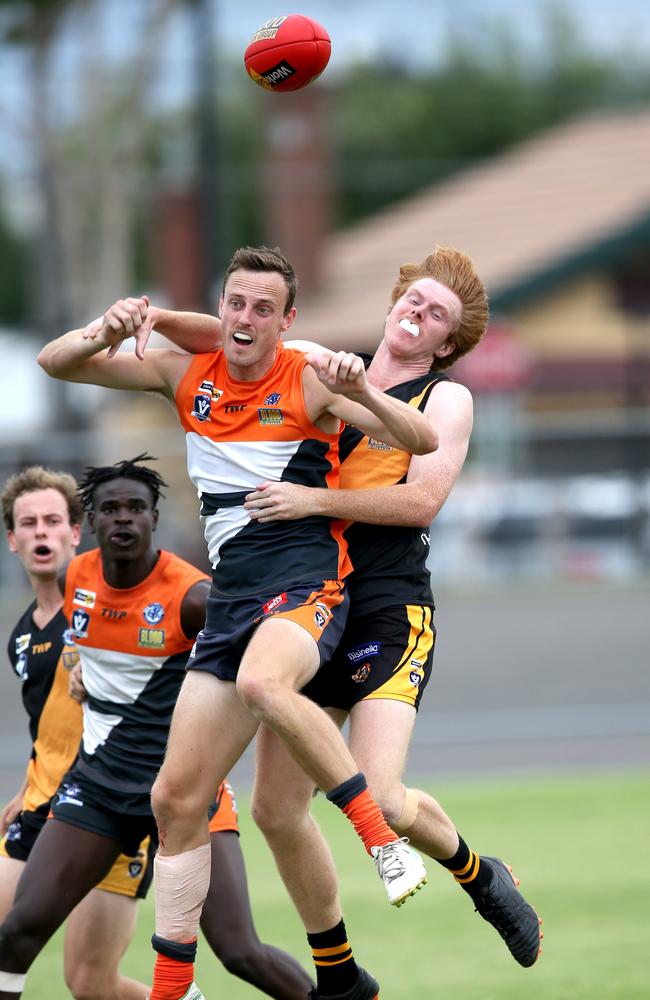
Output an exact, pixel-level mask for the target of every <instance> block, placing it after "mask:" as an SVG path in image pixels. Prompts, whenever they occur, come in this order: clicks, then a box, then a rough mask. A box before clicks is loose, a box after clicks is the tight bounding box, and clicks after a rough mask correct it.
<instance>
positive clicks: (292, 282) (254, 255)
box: [223, 247, 298, 316]
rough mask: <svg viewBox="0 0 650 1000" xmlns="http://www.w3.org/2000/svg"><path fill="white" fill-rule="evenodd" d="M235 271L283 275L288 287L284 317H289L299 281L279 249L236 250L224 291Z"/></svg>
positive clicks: (228, 269) (249, 248) (224, 282)
mask: <svg viewBox="0 0 650 1000" xmlns="http://www.w3.org/2000/svg"><path fill="white" fill-rule="evenodd" d="M234 271H277V273H278V274H281V275H282V277H283V278H284V280H285V283H286V286H287V302H286V305H285V307H284V315H285V316H286V315H287V313H288V312H289V310H290V309H291V307H292V306H293V303H294V302H295V299H296V291H297V290H298V279H297V277H296V272H295V271H294V269H293V267H292V265H291V264H290V263H289V261H288V260H287V258H286V257H285V256H284V254H283V253H282V252H281V250H280V248H279V247H239V249H238V250H235V252H234V254H233V255H232V260H231V261H230V264H229V265H228V267H227V269H226V273H225V275H224V278H223V288H224V290H225V288H226V282H227V280H228V278H229V277H230V275H231V274H232V273H233V272H234Z"/></svg>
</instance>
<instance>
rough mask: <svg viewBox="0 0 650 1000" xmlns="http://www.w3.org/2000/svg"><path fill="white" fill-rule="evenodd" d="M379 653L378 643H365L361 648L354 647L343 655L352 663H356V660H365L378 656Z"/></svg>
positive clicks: (379, 646)
mask: <svg viewBox="0 0 650 1000" xmlns="http://www.w3.org/2000/svg"><path fill="white" fill-rule="evenodd" d="M380 653H381V643H380V642H366V643H364V645H363V646H355V647H354V648H353V649H348V651H347V653H346V654H345V655H346V656H347V658H348V660H350V661H351V662H352V663H356V662H357V660H365V658H366V657H367V656H379V654H380Z"/></svg>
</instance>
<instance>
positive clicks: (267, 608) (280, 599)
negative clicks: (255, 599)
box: [262, 594, 287, 615]
mask: <svg viewBox="0 0 650 1000" xmlns="http://www.w3.org/2000/svg"><path fill="white" fill-rule="evenodd" d="M286 603H287V595H286V594H276V596H275V597H272V598H271V600H270V601H267V602H266V604H264V605H262V614H264V615H272V614H273V612H274V611H277V610H278V608H279V607H280V605H281V604H286Z"/></svg>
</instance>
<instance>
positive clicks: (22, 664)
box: [16, 653, 28, 681]
mask: <svg viewBox="0 0 650 1000" xmlns="http://www.w3.org/2000/svg"><path fill="white" fill-rule="evenodd" d="M16 673H17V674H18V677H19V678H20V680H21V681H26V680H27V677H28V674H27V653H21V654H20V656H19V657H18V659H17V660H16Z"/></svg>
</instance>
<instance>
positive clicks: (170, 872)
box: [154, 843, 210, 942]
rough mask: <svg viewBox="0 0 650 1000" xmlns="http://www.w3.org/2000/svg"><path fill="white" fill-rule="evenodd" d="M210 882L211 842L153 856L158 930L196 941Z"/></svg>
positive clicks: (173, 938)
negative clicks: (189, 848) (190, 849)
mask: <svg viewBox="0 0 650 1000" xmlns="http://www.w3.org/2000/svg"><path fill="white" fill-rule="evenodd" d="M209 886H210V844H209V843H208V844H201V846H200V847H195V848H194V850H193V851H184V852H183V853H182V854H172V855H169V856H164V855H161V854H157V855H156V857H155V859H154V896H155V901H156V934H158V936H159V937H163V938H166V939H167V940H168V941H181V942H184V941H193V940H194V938H196V937H197V935H198V932H199V920H200V918H201V909H202V908H203V903H204V901H205V897H206V896H207V894H208V888H209Z"/></svg>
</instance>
